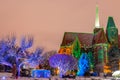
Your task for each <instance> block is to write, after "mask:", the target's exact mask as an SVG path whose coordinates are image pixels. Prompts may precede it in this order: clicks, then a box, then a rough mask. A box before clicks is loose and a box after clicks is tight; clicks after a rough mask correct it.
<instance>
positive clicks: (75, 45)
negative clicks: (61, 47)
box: [72, 37, 81, 59]
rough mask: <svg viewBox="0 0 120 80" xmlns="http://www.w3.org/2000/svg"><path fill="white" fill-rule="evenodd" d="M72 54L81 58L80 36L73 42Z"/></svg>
mask: <svg viewBox="0 0 120 80" xmlns="http://www.w3.org/2000/svg"><path fill="white" fill-rule="evenodd" d="M72 55H73V56H74V57H75V58H77V59H79V58H80V56H81V50H80V42H79V39H78V37H76V39H75V41H74V43H73V49H72Z"/></svg>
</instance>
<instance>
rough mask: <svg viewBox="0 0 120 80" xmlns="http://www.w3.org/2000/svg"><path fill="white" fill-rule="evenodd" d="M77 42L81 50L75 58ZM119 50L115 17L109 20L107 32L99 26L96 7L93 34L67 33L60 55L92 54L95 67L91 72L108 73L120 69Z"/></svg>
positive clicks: (119, 42) (119, 43)
mask: <svg viewBox="0 0 120 80" xmlns="http://www.w3.org/2000/svg"><path fill="white" fill-rule="evenodd" d="M76 41H77V42H78V43H79V45H77V46H78V47H79V50H80V52H79V53H78V57H77V56H74V52H73V51H74V50H75V49H74V48H75V45H76V44H75V42H76ZM119 49H120V37H119V36H118V29H117V27H116V25H115V23H114V20H113V17H109V18H108V23H107V27H106V32H105V31H104V29H103V28H102V27H101V26H100V24H99V13H98V7H96V21H95V28H94V31H93V33H77V32H65V33H64V37H63V41H62V44H61V46H60V49H59V53H60V54H68V55H73V56H74V57H76V58H79V57H80V55H81V54H82V53H83V52H86V53H89V52H92V55H93V59H94V67H93V69H91V70H93V71H95V72H106V73H107V72H111V71H115V70H118V69H119V62H120V61H119V58H120V53H119ZM76 51H77V48H76Z"/></svg>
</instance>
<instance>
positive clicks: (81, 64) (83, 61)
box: [77, 53, 90, 76]
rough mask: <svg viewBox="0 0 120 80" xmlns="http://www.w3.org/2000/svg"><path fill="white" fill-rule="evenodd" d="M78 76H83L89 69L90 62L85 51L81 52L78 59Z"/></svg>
mask: <svg viewBox="0 0 120 80" xmlns="http://www.w3.org/2000/svg"><path fill="white" fill-rule="evenodd" d="M78 69H79V70H78V73H77V75H78V76H84V75H85V73H86V72H88V71H89V69H90V62H89V58H88V55H87V53H82V55H81V57H80V59H79V61H78Z"/></svg>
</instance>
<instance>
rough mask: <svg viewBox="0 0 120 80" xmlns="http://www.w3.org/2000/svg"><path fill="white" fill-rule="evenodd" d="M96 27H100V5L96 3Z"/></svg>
mask: <svg viewBox="0 0 120 80" xmlns="http://www.w3.org/2000/svg"><path fill="white" fill-rule="evenodd" d="M95 28H100V23H99V10H98V5H96V19H95Z"/></svg>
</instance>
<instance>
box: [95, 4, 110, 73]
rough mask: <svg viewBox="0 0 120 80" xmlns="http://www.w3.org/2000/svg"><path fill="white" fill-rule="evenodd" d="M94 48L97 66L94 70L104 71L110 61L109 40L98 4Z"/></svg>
mask: <svg viewBox="0 0 120 80" xmlns="http://www.w3.org/2000/svg"><path fill="white" fill-rule="evenodd" d="M93 50H94V59H95V67H94V70H95V71H97V72H100V73H103V72H104V66H105V65H106V64H107V63H108V58H107V57H108V42H107V38H106V35H105V32H104V29H103V28H102V27H100V23H99V12H98V6H96V20H95V28H94V37H93Z"/></svg>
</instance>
